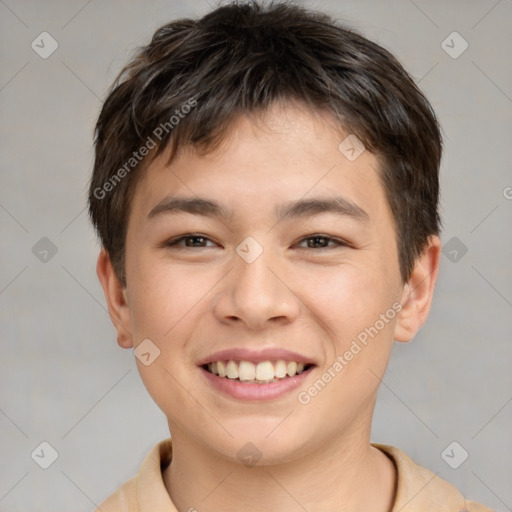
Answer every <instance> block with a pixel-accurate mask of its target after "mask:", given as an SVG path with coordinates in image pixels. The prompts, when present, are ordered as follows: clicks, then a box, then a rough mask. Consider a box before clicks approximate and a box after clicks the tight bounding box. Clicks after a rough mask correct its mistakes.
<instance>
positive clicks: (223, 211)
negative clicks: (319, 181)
mask: <svg viewBox="0 0 512 512" xmlns="http://www.w3.org/2000/svg"><path fill="white" fill-rule="evenodd" d="M180 212H185V213H190V214H192V215H202V216H205V217H217V218H220V219H228V218H231V217H232V215H233V212H232V211H231V210H228V209H227V208H226V207H225V206H223V205H222V204H220V203H218V202H217V201H214V200H211V199H206V198H202V197H190V198H188V197H172V196H169V197H166V198H164V199H163V200H162V201H160V202H159V203H158V204H157V205H156V206H155V207H154V208H152V210H151V211H150V212H149V214H148V219H149V220H151V219H153V218H154V217H157V216H160V215H162V214H178V213H180ZM322 213H332V214H335V215H339V216H343V217H351V218H353V219H355V220H359V221H363V222H367V221H369V220H370V216H369V215H368V213H367V212H366V211H365V210H363V209H362V208H361V207H360V206H358V205H357V204H356V203H354V202H352V201H350V200H349V199H346V198H344V197H342V196H334V197H318V198H310V199H299V200H297V201H290V202H288V203H285V204H282V205H278V206H277V208H276V210H275V216H276V218H277V221H278V222H280V221H283V220H287V219H292V218H298V217H309V216H314V215H319V214H322Z"/></svg>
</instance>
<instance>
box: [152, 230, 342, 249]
mask: <svg viewBox="0 0 512 512" xmlns="http://www.w3.org/2000/svg"><path fill="white" fill-rule="evenodd" d="M196 237H197V238H204V239H205V240H206V242H207V243H208V242H212V243H213V244H215V245H219V244H218V243H217V242H215V241H214V240H212V239H211V238H210V237H209V236H206V235H204V234H202V233H184V234H182V235H178V236H176V237H173V238H170V239H168V240H166V241H164V242H163V243H162V244H161V247H178V248H183V249H205V248H206V247H212V246H211V245H206V246H203V247H201V246H198V247H189V246H186V245H184V246H180V245H178V244H179V242H181V241H182V240H184V239H186V238H196ZM312 238H324V239H326V240H327V241H328V243H334V245H330V246H329V245H328V246H326V247H317V248H313V247H299V249H313V250H318V249H333V248H336V247H352V245H351V244H350V243H349V242H347V241H346V240H343V239H342V238H338V237H334V236H331V235H326V234H323V233H313V234H310V235H307V236H303V237H301V238H300V239H299V240H298V241H297V242H294V243H293V244H292V246H298V245H299V244H301V243H303V242H305V241H307V240H310V239H312Z"/></svg>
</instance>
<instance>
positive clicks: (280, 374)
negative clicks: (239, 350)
mask: <svg viewBox="0 0 512 512" xmlns="http://www.w3.org/2000/svg"><path fill="white" fill-rule="evenodd" d="M314 366H315V365H314V364H311V363H303V362H300V361H299V362H298V361H286V360H284V359H278V360H275V361H260V362H252V361H246V360H233V359H229V360H219V361H211V362H209V363H205V364H203V365H201V367H202V368H203V369H204V370H206V371H207V372H208V373H210V374H212V375H215V376H217V377H220V378H222V379H227V380H229V381H234V382H240V383H244V384H270V383H274V382H280V381H285V380H287V379H290V378H293V377H296V376H297V375H301V374H302V373H305V372H308V371H310V370H311V369H312V368H313V367H314Z"/></svg>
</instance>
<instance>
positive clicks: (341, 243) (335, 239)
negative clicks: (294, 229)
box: [294, 233, 351, 249]
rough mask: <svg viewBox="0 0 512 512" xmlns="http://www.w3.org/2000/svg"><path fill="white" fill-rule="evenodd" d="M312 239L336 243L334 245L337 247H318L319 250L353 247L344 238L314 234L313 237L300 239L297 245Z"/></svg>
mask: <svg viewBox="0 0 512 512" xmlns="http://www.w3.org/2000/svg"><path fill="white" fill-rule="evenodd" d="M311 238H325V239H326V240H328V242H334V244H335V245H331V246H327V247H318V248H317V249H331V248H335V247H343V246H345V247H351V244H350V243H349V242H347V241H346V240H343V239H342V238H338V237H334V236H331V235H326V234H323V233H313V234H311V235H307V236H304V237H302V238H300V239H299V241H298V242H297V244H300V243H302V242H304V241H306V240H309V239H311ZM297 244H294V245H297ZM300 249H312V248H311V247H300Z"/></svg>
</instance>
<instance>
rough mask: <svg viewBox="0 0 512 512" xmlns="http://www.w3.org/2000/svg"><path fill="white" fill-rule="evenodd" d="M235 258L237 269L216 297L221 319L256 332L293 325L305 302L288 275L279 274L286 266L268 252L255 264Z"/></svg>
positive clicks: (216, 310)
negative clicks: (242, 325)
mask: <svg viewBox="0 0 512 512" xmlns="http://www.w3.org/2000/svg"><path fill="white" fill-rule="evenodd" d="M234 258H235V261H234V268H233V270H232V271H231V272H229V274H228V275H227V276H226V280H225V282H224V287H223V288H222V289H221V290H220V291H219V292H218V293H217V295H216V296H215V298H214V314H215V316H216V317H217V319H218V320H219V321H220V322H222V323H230V324H234V323H239V324H245V326H246V327H247V328H249V329H254V330H257V329H264V328H265V327H268V326H271V324H272V325H276V324H283V325H285V324H288V323H291V322H293V321H294V320H295V319H296V318H297V317H298V315H299V311H300V305H301V301H300V299H299V298H298V296H297V295H296V294H295V293H294V292H293V291H292V289H293V283H292V282H287V281H290V280H289V279H287V273H286V272H283V271H281V272H280V271H279V268H282V267H281V266H278V265H277V264H276V262H275V260H273V261H270V258H268V257H267V256H266V252H265V251H264V252H263V254H261V255H260V256H259V257H258V258H257V259H256V260H255V261H253V262H252V263H247V262H246V261H244V260H243V259H242V258H240V257H239V256H238V255H235V257H234Z"/></svg>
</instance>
